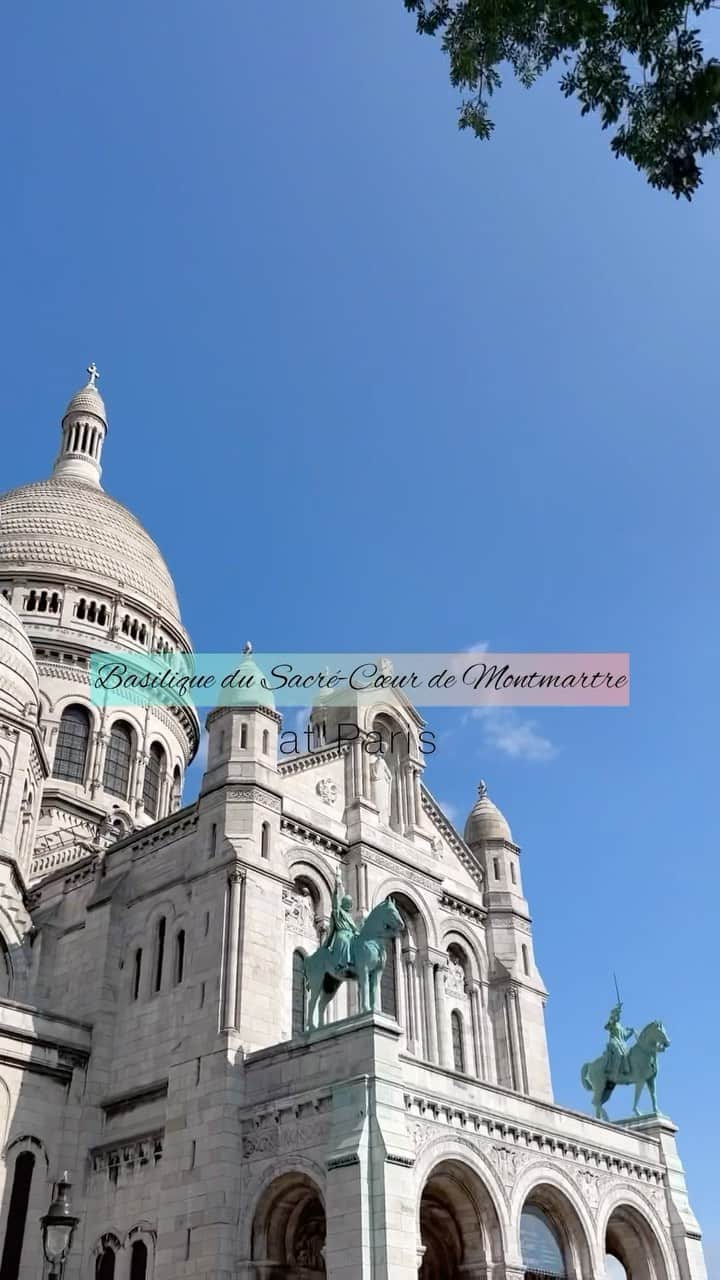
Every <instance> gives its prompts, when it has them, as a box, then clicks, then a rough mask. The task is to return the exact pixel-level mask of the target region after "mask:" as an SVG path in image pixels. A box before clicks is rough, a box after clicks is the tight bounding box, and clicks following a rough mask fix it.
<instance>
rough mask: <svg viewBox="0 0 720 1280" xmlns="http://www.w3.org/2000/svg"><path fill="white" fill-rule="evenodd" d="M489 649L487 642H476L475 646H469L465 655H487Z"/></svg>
mask: <svg viewBox="0 0 720 1280" xmlns="http://www.w3.org/2000/svg"><path fill="white" fill-rule="evenodd" d="M489 648H490V645H489V644H488V643H487V641H486V640H476V641H475V644H469V645H468V647H467V649H463V653H487V651H488V649H489Z"/></svg>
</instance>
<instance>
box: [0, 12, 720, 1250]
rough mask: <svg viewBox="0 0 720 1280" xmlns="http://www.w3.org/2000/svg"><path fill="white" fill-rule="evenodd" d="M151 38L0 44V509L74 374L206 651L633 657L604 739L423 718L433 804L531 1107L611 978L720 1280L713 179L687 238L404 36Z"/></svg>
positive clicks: (592, 1041) (155, 32)
mask: <svg viewBox="0 0 720 1280" xmlns="http://www.w3.org/2000/svg"><path fill="white" fill-rule="evenodd" d="M149 12H150V11H149V10H148V7H147V5H144V4H140V3H139V0H127V2H126V3H125V4H123V5H122V6H116V5H112V6H111V5H103V6H99V5H96V4H92V3H90V2H89V0H87V2H86V3H80V2H79V0H66V2H65V3H64V4H63V5H49V4H41V3H29V4H26V5H23V6H15V7H14V9H8V10H7V12H6V13H5V14H4V20H3V25H4V36H5V48H6V51H7V54H6V66H5V72H4V79H3V87H2V90H1V92H2V93H3V95H4V98H5V102H4V110H3V113H2V118H3V132H4V146H5V157H6V162H5V168H6V174H7V175H8V177H9V180H10V181H9V192H10V198H7V197H6V200H5V203H4V207H3V215H4V217H3V221H4V227H5V234H4V238H3V239H4V244H5V247H6V253H5V261H4V270H3V276H4V290H3V292H4V306H3V311H2V316H3V321H2V324H3V335H2V337H3V351H4V356H5V361H4V364H5V388H6V390H5V395H6V403H5V410H4V413H5V421H6V428H5V431H4V433H3V443H4V448H3V464H4V465H3V477H2V485H1V486H0V487H2V488H6V487H10V486H12V485H15V484H18V483H21V482H24V481H26V480H29V479H32V478H39V477H41V476H43V475H45V474H47V472H48V471H49V468H50V465H51V462H52V459H53V457H54V454H55V450H56V446H57V439H58V422H59V417H60V414H61V412H62V408H63V406H64V403H65V401H66V400H67V398H68V396H69V394H70V393H71V392H72V391H73V390H74V389H75V387H76V386H77V385H79V383H80V382H81V381H82V380H83V371H84V368H85V365H86V364H87V362H88V361H89V360H91V359H94V360H96V361H97V364H98V366H99V367H100V370H101V374H102V378H101V390H102V391H103V394H104V396H105V398H106V402H107V404H108V408H109V412H110V418H111V425H110V435H109V439H108V442H107V444H106V448H105V456H104V463H105V473H104V481H105V485H106V487H107V489H108V491H109V492H110V493H112V494H113V495H114V496H115V497H118V498H120V499H121V500H122V501H124V502H126V503H127V505H128V506H130V508H131V509H132V510H133V511H134V512H135V513H136V514H137V515H138V516H139V517H140V518H141V519H142V521H143V522H144V523H145V525H146V527H147V528H148V529H149V530H150V531H151V532H152V534H153V535H154V536H155V538H156V539H157V541H158V542H159V544H160V545H161V547H162V548H163V550H164V552H165V555H166V557H167V559H168V561H169V563H170V566H171V568H172V571H173V573H174V577H175V581H176V584H177V587H178V592H179V595H180V599H181V602H182V606H183V615H184V619H185V621H186V624H187V626H188V628H189V630H190V632H191V634H192V636H193V640H194V642H195V645H196V647H197V648H198V649H200V650H205V651H209V650H223V651H224V650H228V649H232V648H235V647H240V646H241V644H242V642H243V641H244V640H245V639H247V638H248V637H249V638H250V639H252V640H253V642H254V643H255V646H256V648H258V649H260V650H262V649H264V650H266V651H268V650H281V649H287V650H290V651H303V650H305V651H319V650H323V649H328V650H333V651H336V650H343V649H350V650H354V651H357V650H361V649H366V648H367V649H369V650H373V651H378V650H379V651H396V652H400V651H403V650H410V651H412V650H437V651H450V650H453V649H466V648H468V647H470V646H471V645H472V644H474V643H487V644H488V645H490V647H491V648H494V649H496V650H508V651H509V650H520V651H534V650H574V649H577V650H605V649H607V650H629V651H630V653H631V670H632V677H633V688H632V705H631V707H630V709H629V710H605V711H590V710H564V709H556V710H552V711H544V712H537V711H532V713H529V714H525V713H524V712H522V711H519V712H515V713H506V714H505V715H504V717H503V718H502V719H499V718H498V715H495V716H492V717H485V718H480V719H473V718H472V717H466V716H463V715H461V714H457V713H450V712H443V713H437V712H428V722H429V724H430V726H431V727H432V728H434V729H436V731H437V732H438V734H439V735H440V736H441V748H440V749H439V750H438V752H437V753H436V755H435V757H434V758H433V760H432V762H431V764H430V765H429V767H428V771H427V782H428V784H429V785H430V787H431V789H432V790H433V791H434V793H435V794H436V796H438V798H440V799H441V800H442V801H444V802H445V803H446V804H447V805H448V807H449V809H450V811H451V812H452V813H453V814H454V815H455V816H456V818H457V820H458V821H459V822H462V821H463V819H464V815H465V814H466V812H467V810H468V809H469V808H470V806H471V804H472V803H473V800H474V796H475V789H476V785H477V781H478V779H479V778H480V777H485V778H486V779H487V781H488V786H489V790H490V794H491V795H492V797H493V798H494V799H495V800H496V802H497V803H498V804H499V805H500V806H501V807H502V809H503V810H504V812H505V813H506V815H507V817H508V819H509V821H510V823H511V826H512V829H513V833H514V835H515V838H516V839H517V840H518V842H519V843H520V844H521V845H522V847H523V869H524V882H525V888H526V892H527V895H528V898H529V901H530V905H531V909H532V912H533V917H534V930H535V944H536V951H537V956H538V961H539V964H540V967H541V970H542V973H543V975H544V978H545V981H546V983H547V985H548V987H549V989H550V992H551V999H550V1001H549V1004H548V1010H547V1020H548V1029H549V1036H550V1046H551V1053H552V1062H553V1075H554V1084H555V1090H556V1095H557V1098H558V1100H559V1101H561V1102H562V1103H564V1104H567V1105H569V1106H572V1107H576V1108H582V1109H586V1108H587V1102H588V1098H587V1095H585V1094H584V1093H583V1092H582V1090H581V1089H580V1086H579V1081H578V1075H579V1064H580V1063H581V1062H582V1061H583V1060H584V1059H586V1058H587V1057H589V1056H594V1055H595V1054H597V1053H599V1052H600V1049H601V1047H602V1042H603V1032H602V1027H603V1023H604V1021H605V1018H606V1016H607V1013H608V1010H609V1007H610V1005H611V1003H612V999H613V989H612V977H611V975H612V971H613V969H615V970H616V971H617V973H618V975H619V977H620V980H621V983H622V989H623V995H624V999H625V1007H626V1013H627V1015H628V1017H629V1019H630V1021H631V1022H633V1023H635V1024H638V1023H640V1024H641V1025H642V1024H643V1023H644V1022H646V1021H648V1020H650V1019H651V1018H654V1017H657V1016H661V1017H662V1018H663V1019H664V1020H665V1024H666V1026H667V1028H668V1032H669V1034H670V1036H671V1039H672V1046H671V1048H670V1050H669V1051H668V1053H667V1054H666V1055H665V1058H664V1060H663V1062H662V1066H661V1077H660V1102H661V1105H662V1107H663V1109H664V1110H665V1111H666V1112H668V1113H669V1114H670V1115H671V1116H672V1117H673V1119H674V1120H675V1121H676V1123H677V1124H678V1125H679V1126H680V1134H679V1142H680V1150H681V1154H682V1157H683V1159H684V1161H685V1164H686V1166H687V1168H688V1177H689V1185H690V1192H691V1197H692V1201H693V1204H694V1207H695V1209H696V1211H697V1213H698V1215H699V1217H700V1219H701V1222H702V1224H703V1226H704V1228H705V1232H706V1237H707V1242H708V1252H709V1254H710V1255H711V1256H712V1250H713V1247H714V1249H715V1252H716V1254H717V1255H719V1261H718V1264H717V1265H718V1268H720V1209H719V1207H718V1203H717V1168H716V1162H717V1155H716V1149H715V1145H716V1143H717V1141H718V1137H719V1134H718V1124H717V1120H716V1117H715V1112H714V1110H713V1108H712V1095H713V1090H714V1089H716V1086H717V1061H718V1055H719V1054H720V1031H719V1030H718V1000H717V994H716V986H715V973H716V970H717V964H718V958H717V955H718V953H717V946H718V943H717V902H718V892H719V890H720V872H719V871H718V863H717V848H718V818H717V814H718V809H717V801H716V797H717V769H718V752H717V740H718V705H717V647H718V646H717V639H716V637H717V635H718V630H719V628H720V617H719V613H720V610H719V607H718V591H717V557H718V532H719V518H718V503H717V490H718V470H719V463H720V445H719V444H718V428H717V325H716V323H715V321H716V305H715V304H716V298H717V271H718V258H719V248H718V244H719V242H718V238H717V232H716V223H717V207H718V195H719V193H720V163H716V164H715V165H713V164H712V163H710V164H709V165H708V167H707V174H706V183H705V186H704V188H703V189H702V190H701V192H700V195H699V196H698V197H697V199H696V201H695V202H694V203H693V205H691V206H687V205H686V204H685V203H683V204H677V203H676V202H675V201H673V200H672V198H671V197H669V196H667V195H661V194H659V193H656V192H652V191H651V190H650V189H649V188H647V187H646V186H645V184H644V182H643V180H642V179H641V178H640V177H639V176H638V175H637V174H636V173H635V171H634V170H633V169H631V168H630V167H629V166H628V165H627V164H626V163H625V162H621V161H616V160H614V159H613V158H612V156H611V154H610V152H609V148H608V138H607V135H603V134H602V133H601V131H600V129H599V126H598V125H597V123H596V122H595V121H593V120H588V119H585V120H581V119H580V117H579V114H578V113H577V111H576V109H575V108H574V106H573V105H572V104H569V103H566V102H565V101H564V100H563V99H562V98H561V96H560V94H559V92H558V91H557V90H556V89H555V87H554V85H553V84H552V83H548V84H546V85H542V86H540V87H538V88H536V89H534V90H533V91H532V92H531V93H526V92H525V91H523V90H520V89H518V88H515V87H513V86H512V85H508V86H507V87H506V88H505V89H504V90H503V92H502V94H501V95H500V96H499V97H498V98H497V100H496V104H495V117H496V120H497V131H496V134H495V138H494V141H493V142H491V143H490V144H484V145H483V144H480V143H478V142H475V141H474V140H473V139H471V138H470V137H469V135H467V134H464V135H461V134H459V133H458V132H457V130H456V127H455V97H454V93H453V91H452V90H451V89H450V87H449V85H448V81H447V74H446V67H445V64H444V62H443V59H442V57H441V55H440V53H439V50H438V49H437V47H436V46H435V45H434V43H433V42H431V41H427V40H425V41H422V40H420V39H419V38H418V37H416V36H415V34H414V31H413V24H412V20H411V19H410V18H409V17H408V16H407V15H406V14H405V13H404V10H403V8H402V5H401V0H395V3H391V2H390V0H363V4H354V5H350V4H335V3H330V0H321V2H320V3H318V4H316V5H309V4H308V5H260V4H255V5H238V4H236V3H232V2H231V0H215V2H214V4H213V5H212V6H200V5H197V4H192V3H189V2H188V0H176V2H175V3H174V4H173V5H166V6H157V7H155V6H153V8H152V16H149ZM195 772H196V774H197V771H195ZM622 1111H623V1104H622V1103H618V1102H615V1104H614V1114H615V1115H618V1114H621V1113H622ZM711 1274H712V1269H711ZM715 1274H716V1275H720V1269H719V1270H718V1271H716V1273H715Z"/></svg>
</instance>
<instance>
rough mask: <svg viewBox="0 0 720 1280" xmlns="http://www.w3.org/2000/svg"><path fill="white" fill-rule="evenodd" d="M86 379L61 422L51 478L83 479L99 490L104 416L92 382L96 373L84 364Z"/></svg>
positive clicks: (95, 370)
mask: <svg viewBox="0 0 720 1280" xmlns="http://www.w3.org/2000/svg"><path fill="white" fill-rule="evenodd" d="M87 371H88V374H89V378H88V381H87V383H86V384H85V386H84V387H81V388H80V390H79V391H76V392H75V395H74V396H73V397H72V399H71V401H70V403H69V404H68V407H67V409H66V410H65V414H64V417H63V420H62V444H61V446H60V453H59V454H58V457H57V459H56V462H55V466H54V467H53V475H54V476H61V477H66V478H67V479H69V480H84V481H86V483H88V484H95V485H98V487H100V476H101V474H102V468H101V466H100V456H101V454H102V447H103V443H104V441H105V436H106V435H107V429H108V424H107V413H106V410H105V405H104V403H103V399H102V396H101V395H100V392H99V391H98V389H97V387H96V386H95V383H96V381H97V379H98V378H99V376H100V375H99V373H98V371H97V368H96V366H95V364H90V365H88V370H87Z"/></svg>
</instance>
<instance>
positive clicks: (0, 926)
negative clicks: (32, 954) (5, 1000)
mask: <svg viewBox="0 0 720 1280" xmlns="http://www.w3.org/2000/svg"><path fill="white" fill-rule="evenodd" d="M18 906H20V903H18ZM19 914H20V916H21V920H22V921H23V923H24V924H25V927H26V928H27V929H30V928H31V927H32V921H31V920H30V918H29V916H27V917H26V912H25V909H24V908H22V907H20V912H19ZM0 937H2V940H3V941H4V943H5V958H6V959H7V964H8V970H9V974H8V977H9V987H10V990H9V994H10V996H11V997H12V998H13V999H14V1000H22V999H23V998H24V991H25V989H26V985H27V981H28V976H29V972H30V961H29V956H28V953H27V951H26V948H25V945H24V943H25V939H24V938H23V935H22V934H21V932H20V929H19V928H18V923H17V921H16V920H14V919H13V917H12V916H11V914H10V912H9V911H7V910H6V908H5V905H4V904H3V903H1V902H0Z"/></svg>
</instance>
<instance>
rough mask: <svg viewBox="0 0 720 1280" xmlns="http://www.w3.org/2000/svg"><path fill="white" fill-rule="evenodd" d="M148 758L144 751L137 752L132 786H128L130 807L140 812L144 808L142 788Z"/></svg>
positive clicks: (131, 772) (131, 775)
mask: <svg viewBox="0 0 720 1280" xmlns="http://www.w3.org/2000/svg"><path fill="white" fill-rule="evenodd" d="M147 761H148V758H147V756H146V755H145V753H144V752H143V751H136V752H135V759H134V761H133V764H132V767H131V770H130V786H129V787H128V803H129V804H130V808H131V809H134V810H135V813H136V814H137V813H139V812H140V810H141V808H142V789H143V779H144V776H145V766H146V765H147Z"/></svg>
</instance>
